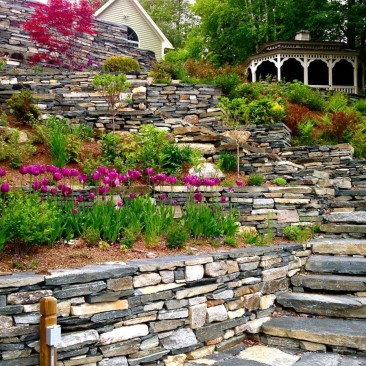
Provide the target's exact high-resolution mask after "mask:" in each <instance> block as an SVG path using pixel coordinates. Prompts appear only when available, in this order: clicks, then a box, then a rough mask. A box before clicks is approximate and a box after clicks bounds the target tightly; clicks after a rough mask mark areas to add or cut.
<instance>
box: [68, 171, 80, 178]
mask: <svg viewBox="0 0 366 366" xmlns="http://www.w3.org/2000/svg"><path fill="white" fill-rule="evenodd" d="M79 174H80V172H79V171H78V170H77V169H70V175H71V177H77V176H78V175H79Z"/></svg>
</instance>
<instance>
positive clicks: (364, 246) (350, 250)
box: [309, 239, 366, 256]
mask: <svg viewBox="0 0 366 366" xmlns="http://www.w3.org/2000/svg"><path fill="white" fill-rule="evenodd" d="M309 244H311V245H312V249H313V253H318V254H333V255H365V256H366V240H361V239H359V240H358V239H317V240H313V241H311V242H310V243H309Z"/></svg>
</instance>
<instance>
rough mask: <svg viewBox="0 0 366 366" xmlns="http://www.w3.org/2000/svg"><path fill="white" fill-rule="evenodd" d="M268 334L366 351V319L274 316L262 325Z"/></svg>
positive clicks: (264, 331) (263, 330)
mask: <svg viewBox="0 0 366 366" xmlns="http://www.w3.org/2000/svg"><path fill="white" fill-rule="evenodd" d="M262 332H263V333H264V334H266V335H270V336H275V337H284V338H290V339H295V340H303V341H308V342H313V343H319V344H323V345H329V346H336V347H348V348H351V349H355V350H359V351H363V352H364V351H366V321H364V320H348V319H347V320H343V319H333V318H332V319H329V318H323V319H321V318H303V317H283V318H274V319H271V320H270V321H268V322H267V323H265V324H264V325H263V326H262Z"/></svg>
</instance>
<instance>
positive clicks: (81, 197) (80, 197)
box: [76, 194, 84, 202]
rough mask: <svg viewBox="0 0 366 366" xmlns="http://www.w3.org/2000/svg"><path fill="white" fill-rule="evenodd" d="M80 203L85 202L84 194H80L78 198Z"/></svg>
mask: <svg viewBox="0 0 366 366" xmlns="http://www.w3.org/2000/svg"><path fill="white" fill-rule="evenodd" d="M76 199H77V200H78V201H79V202H83V201H84V196H83V195H82V194H79V195H78V196H77V198H76Z"/></svg>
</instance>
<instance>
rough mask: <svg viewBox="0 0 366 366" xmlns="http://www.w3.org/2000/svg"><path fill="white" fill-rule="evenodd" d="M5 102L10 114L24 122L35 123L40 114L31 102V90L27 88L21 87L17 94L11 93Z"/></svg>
mask: <svg viewBox="0 0 366 366" xmlns="http://www.w3.org/2000/svg"><path fill="white" fill-rule="evenodd" d="M6 104H7V105H8V107H9V108H10V109H11V113H12V115H13V116H14V117H15V118H16V119H17V120H18V121H19V122H22V123H24V124H32V123H35V122H36V121H37V119H38V118H39V117H40V115H41V114H40V111H39V109H38V108H37V107H36V106H35V105H34V104H33V97H32V92H31V91H30V90H29V89H22V90H21V91H20V93H19V94H13V95H12V97H11V98H10V99H8V100H7V101H6Z"/></svg>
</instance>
